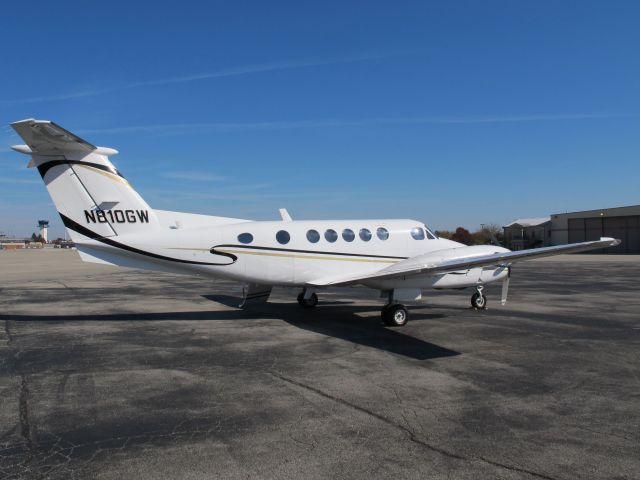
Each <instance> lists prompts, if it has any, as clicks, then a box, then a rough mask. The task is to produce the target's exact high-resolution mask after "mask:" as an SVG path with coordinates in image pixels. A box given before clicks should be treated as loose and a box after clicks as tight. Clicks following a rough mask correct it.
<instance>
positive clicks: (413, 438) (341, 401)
mask: <svg viewBox="0 0 640 480" xmlns="http://www.w3.org/2000/svg"><path fill="white" fill-rule="evenodd" d="M268 373H269V374H270V375H272V376H273V377H275V378H278V379H279V380H282V381H283V382H286V383H289V384H291V385H295V386H297V387H300V388H303V389H305V390H308V391H310V392H313V393H315V394H317V395H320V396H321V397H324V398H326V399H329V400H331V401H334V402H336V403H339V404H341V405H343V406H346V407H349V408H351V409H353V410H356V411H358V412H361V413H364V414H366V415H368V416H370V417H373V418H375V419H376V420H379V421H381V422H383V423H385V424H387V425H389V426H391V427H394V428H396V429H399V430H401V431H402V432H404V433H405V434H407V435H408V437H409V440H411V441H412V442H414V443H416V444H418V445H421V446H423V447H425V448H427V449H429V450H432V451H434V452H436V453H439V454H441V455H444V456H446V457H449V458H455V459H457V460H463V461H467V462H470V461H473V460H479V461H481V462H484V463H487V464H489V465H492V466H494V467H499V468H503V469H505V470H509V471H512V472H518V473H524V474H527V475H530V476H532V477H536V478H542V479H544V480H557V479H556V478H554V477H550V476H548V475H545V474H543V473H538V472H534V471H533V470H527V469H525V468H521V467H516V466H514V465H507V464H504V463H500V462H496V461H495V460H491V459H488V458H486V457H483V456H471V457H468V456H463V455H460V454H457V453H455V452H450V451H448V450H445V449H443V448H440V447H436V446H435V445H431V444H430V443H428V442H426V441H424V440H422V439H420V438H418V437H417V436H416V434H415V433H414V432H413V431H411V430H410V429H409V428H408V427H405V426H403V425H400V424H397V423H394V422H393V421H391V420H389V419H388V418H387V417H384V416H383V415H380V414H378V413H375V412H373V411H371V410H368V409H366V408H364V407H361V406H359V405H356V404H354V403H351V402H348V401H347V400H344V399H342V398H339V397H335V396H333V395H331V394H329V393H326V392H324V391H322V390H320V389H319V388H316V387H312V386H310V385H306V384H304V383H302V382H299V381H297V380H293V379H292V378H288V377H285V376H283V375H281V374H280V373H276V372H268Z"/></svg>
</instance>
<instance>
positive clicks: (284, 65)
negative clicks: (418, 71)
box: [0, 54, 389, 105]
mask: <svg viewBox="0 0 640 480" xmlns="http://www.w3.org/2000/svg"><path fill="white" fill-rule="evenodd" d="M388 56H389V54H378V55H373V54H372V55H357V56H350V57H342V58H328V59H315V60H285V61H279V62H269V63H259V64H255V65H245V66H239V67H230V68H222V69H219V70H214V71H210V72H203V73H196V74H192V75H182V76H175V77H164V78H158V79H150V80H141V81H136V82H129V83H123V84H120V85H115V86H112V87H105V88H97V89H87V90H80V91H77V92H70V93H63V94H58V95H46V96H40V97H31V98H20V99H14V100H0V103H1V104H4V105H16V104H25V103H40V102H52V101H59V100H73V99H76V98H85V97H95V96H97V95H104V94H107V93H112V92H118V91H122V90H128V89H132V88H140V87H151V86H158V85H170V84H175V83H187V82H196V81H200V80H209V79H214V78H224V77H235V76H239V75H251V74H256V73H266V72H273V71H278V70H293V69H299V68H309V67H321V66H326V65H339V64H349V63H358V62H364V61H368V60H377V59H380V58H385V57H388Z"/></svg>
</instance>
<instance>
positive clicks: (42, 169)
mask: <svg viewBox="0 0 640 480" xmlns="http://www.w3.org/2000/svg"><path fill="white" fill-rule="evenodd" d="M58 165H85V166H87V167H91V168H97V169H98V170H102V171H103V172H108V173H112V174H113V175H118V176H119V177H122V178H124V177H123V176H122V174H121V173H120V172H119V171H118V170H116V169H115V168H111V167H108V166H106V165H100V164H99V163H92V162H83V161H82V160H49V161H48V162H45V163H41V164H40V165H38V172H40V176H41V177H42V178H43V179H44V176H45V174H46V173H47V172H48V171H49V170H50V169H52V168H53V167H57V166H58Z"/></svg>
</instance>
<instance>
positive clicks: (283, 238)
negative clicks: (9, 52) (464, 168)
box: [12, 119, 620, 326]
mask: <svg viewBox="0 0 640 480" xmlns="http://www.w3.org/2000/svg"><path fill="white" fill-rule="evenodd" d="M12 127H13V128H14V129H15V131H16V132H17V133H18V134H19V135H20V136H21V137H22V138H23V140H24V141H25V143H26V145H15V146H13V147H12V148H13V149H14V150H16V151H18V152H21V153H25V154H28V155H31V158H32V159H31V162H30V163H29V166H30V167H37V168H38V171H39V172H40V175H41V176H42V179H43V180H44V183H45V185H46V186H47V189H48V191H49V194H50V195H51V198H52V199H53V202H54V204H55V206H56V208H57V209H58V212H59V213H60V216H61V217H62V221H63V223H64V225H65V227H66V228H67V230H68V232H69V235H70V236H71V239H72V240H73V241H74V242H75V244H76V246H77V248H78V251H79V252H80V256H81V257H82V259H83V260H84V261H87V262H96V263H103V264H109V265H120V266H124V267H131V268H142V269H149V270H160V271H165V272H174V273H183V274H185V273H186V274H192V275H203V276H210V277H222V278H226V279H231V280H235V281H238V282H242V283H244V284H245V288H244V299H243V302H242V304H241V306H244V305H247V304H249V303H251V302H265V301H267V299H268V297H269V295H270V293H271V290H272V288H273V287H274V286H289V287H298V288H300V294H299V295H298V302H299V303H300V305H302V306H303V307H314V306H315V305H316V304H317V303H318V296H317V294H316V291H317V290H320V289H322V288H324V287H334V286H349V285H364V286H366V287H370V288H374V289H377V290H380V292H381V296H382V297H383V298H384V297H386V298H387V299H388V300H387V303H386V305H385V306H384V307H383V308H382V318H383V320H384V322H385V323H386V324H387V325H390V326H401V325H404V324H406V322H407V320H408V318H409V315H408V312H407V309H406V307H405V306H404V305H402V304H401V303H400V302H401V301H409V300H419V299H420V298H421V295H422V290H423V289H428V288H435V289H444V288H452V289H462V288H466V287H475V292H474V293H473V296H472V297H471V304H472V306H473V307H475V308H476V309H484V308H486V305H487V300H486V296H485V295H484V294H483V286H484V285H486V284H488V283H492V282H497V281H502V282H503V283H502V302H501V303H502V304H503V305H504V303H505V302H506V299H507V292H508V288H509V277H510V270H511V264H512V263H514V262H516V261H519V260H527V259H531V258H539V257H545V256H549V255H557V254H560V253H570V252H583V251H586V250H592V249H596V248H604V247H610V246H615V245H618V244H619V243H620V240H616V239H613V238H601V239H600V240H597V241H590V242H582V243H575V244H571V245H561V246H553V247H544V248H535V249H531V250H523V251H513V252H512V251H510V250H508V249H506V248H502V247H499V246H494V245H477V246H471V247H469V246H466V245H463V244H460V243H457V242H453V241H451V240H446V239H443V238H438V237H437V236H436V235H434V234H433V232H431V231H430V230H429V228H427V226H426V225H424V224H423V223H422V222H419V221H417V220H408V219H407V220H303V221H294V220H292V219H291V217H290V216H289V214H288V213H287V211H286V210H284V209H282V210H280V214H281V217H282V219H281V220H279V221H250V220H241V219H239V218H226V217H214V216H208V215H195V214H190V213H182V212H171V211H165V210H154V209H152V208H151V207H150V206H149V205H148V204H147V203H146V202H145V201H144V200H143V199H142V198H141V197H140V195H138V193H137V192H136V191H135V190H134V189H133V187H132V186H131V184H130V183H129V182H128V181H127V180H125V178H124V177H123V176H122V174H121V173H120V172H119V171H118V170H117V169H116V168H115V167H114V166H113V164H112V163H111V162H110V161H109V158H108V157H109V156H112V155H115V154H116V153H118V152H117V151H116V150H114V149H112V148H105V147H96V146H94V145H92V144H90V143H89V142H87V141H85V140H83V139H81V138H79V137H78V136H76V135H74V134H73V133H71V132H68V131H67V130H65V129H63V128H62V127H60V126H58V125H56V124H55V123H53V122H50V121H45V120H34V119H27V120H22V121H19V122H15V123H13V124H12Z"/></svg>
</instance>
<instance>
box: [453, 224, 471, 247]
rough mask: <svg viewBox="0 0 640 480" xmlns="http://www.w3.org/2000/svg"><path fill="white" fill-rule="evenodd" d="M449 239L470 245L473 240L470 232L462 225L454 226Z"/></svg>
mask: <svg viewBox="0 0 640 480" xmlns="http://www.w3.org/2000/svg"><path fill="white" fill-rule="evenodd" d="M451 240H453V241H454V242H459V243H462V244H464V245H471V243H472V242H473V238H472V237H471V233H469V230H467V229H466V228H463V227H458V228H456V231H455V233H454V234H453V235H452V236H451Z"/></svg>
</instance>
